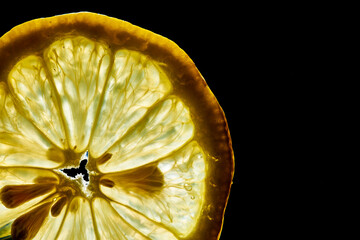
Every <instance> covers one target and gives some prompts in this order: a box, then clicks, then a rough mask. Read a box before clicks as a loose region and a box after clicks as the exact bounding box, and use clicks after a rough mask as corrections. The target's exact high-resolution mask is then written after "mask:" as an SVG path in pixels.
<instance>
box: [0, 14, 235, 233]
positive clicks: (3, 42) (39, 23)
mask: <svg viewBox="0 0 360 240" xmlns="http://www.w3.org/2000/svg"><path fill="white" fill-rule="evenodd" d="M82 158H86V160H87V161H86V162H85V164H86V168H85V167H84V166H85V165H84V166H83V168H82V170H81V171H82V174H78V175H76V176H68V175H67V174H66V172H67V171H70V170H69V169H70V168H74V169H75V168H79V169H80V167H79V165H80V162H81V160H82ZM233 160H234V159H233V152H232V146H231V139H230V135H229V131H228V127H227V123H226V120H225V116H224V114H223V112H222V109H221V108H220V106H219V104H218V103H217V101H216V99H215V97H214V96H213V94H212V93H211V91H210V90H209V88H208V87H207V85H206V83H205V81H204V80H203V78H202V76H201V75H200V73H199V72H198V70H197V69H196V67H195V65H194V63H193V62H192V61H191V60H190V58H189V57H188V56H187V55H186V54H185V53H184V52H183V51H182V50H181V49H180V48H179V47H178V46H177V45H176V44H175V43H173V42H171V41H170V40H168V39H166V38H164V37H161V36H159V35H156V34H154V33H152V32H149V31H147V30H144V29H141V28H139V27H136V26H133V25H131V24H130V23H127V22H124V21H121V20H118V19H114V18H110V17H107V16H103V15H98V14H93V13H76V14H68V15H61V16H56V17H51V18H44V19H38V20H33V21H30V22H27V23H24V24H22V25H20V26H17V27H15V28H13V29H12V30H11V31H10V32H8V33H7V34H5V35H4V36H3V37H2V38H0V215H1V218H0V238H1V239H2V238H6V237H8V236H10V235H11V237H12V238H13V239H44V240H45V239H46V240H49V239H166V240H168V239H218V238H219V236H220V232H221V227H222V222H223V214H224V209H225V207H226V203H227V199H228V196H229V191H230V185H231V181H232V177H233V169H234V168H233V164H234V162H233ZM65 170H66V171H65ZM85 175H88V176H89V179H86V177H85Z"/></svg>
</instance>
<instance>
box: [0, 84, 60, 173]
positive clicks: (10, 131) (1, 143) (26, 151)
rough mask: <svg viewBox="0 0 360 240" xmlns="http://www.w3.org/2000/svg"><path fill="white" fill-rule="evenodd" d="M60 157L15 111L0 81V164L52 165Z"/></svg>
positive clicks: (43, 166)
mask: <svg viewBox="0 0 360 240" xmlns="http://www.w3.org/2000/svg"><path fill="white" fill-rule="evenodd" d="M64 160H65V159H64V156H63V154H62V152H61V151H60V150H59V149H58V148H56V147H55V146H53V145H52V144H51V143H50V142H49V141H48V140H47V139H46V138H44V135H43V134H41V133H40V132H39V131H38V130H37V129H36V128H35V127H34V125H32V124H31V123H30V122H29V121H28V120H27V119H25V118H24V117H23V116H22V115H21V114H19V112H18V111H17V109H16V108H15V104H14V101H13V99H12V97H11V95H10V94H9V92H8V89H7V88H6V85H5V84H4V83H1V82H0V166H33V167H42V168H53V167H57V166H59V165H60V164H61V163H62V162H63V161H64Z"/></svg>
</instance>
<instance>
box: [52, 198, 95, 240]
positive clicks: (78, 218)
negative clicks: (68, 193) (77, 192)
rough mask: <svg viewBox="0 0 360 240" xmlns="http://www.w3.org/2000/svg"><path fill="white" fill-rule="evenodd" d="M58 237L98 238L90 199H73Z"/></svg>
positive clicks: (69, 238) (70, 238)
mask: <svg viewBox="0 0 360 240" xmlns="http://www.w3.org/2000/svg"><path fill="white" fill-rule="evenodd" d="M56 239H59V240H60V239H64V240H77V239H87V240H91V239H96V237H95V232H94V226H93V221H92V216H91V209H90V204H89V201H88V200H86V199H84V198H82V197H75V198H74V199H73V200H72V201H71V203H70V205H69V209H68V212H67V215H66V217H65V219H64V222H63V225H62V227H61V229H60V232H59V236H58V237H57V238H56Z"/></svg>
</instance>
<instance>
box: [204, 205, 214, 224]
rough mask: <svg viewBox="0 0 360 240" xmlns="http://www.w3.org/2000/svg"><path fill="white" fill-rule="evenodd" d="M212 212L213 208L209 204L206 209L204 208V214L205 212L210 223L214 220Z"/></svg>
mask: <svg viewBox="0 0 360 240" xmlns="http://www.w3.org/2000/svg"><path fill="white" fill-rule="evenodd" d="M214 210H215V207H214V206H213V205H211V204H209V205H208V206H207V207H206V210H205V211H206V212H207V218H208V219H209V220H210V221H212V220H214Z"/></svg>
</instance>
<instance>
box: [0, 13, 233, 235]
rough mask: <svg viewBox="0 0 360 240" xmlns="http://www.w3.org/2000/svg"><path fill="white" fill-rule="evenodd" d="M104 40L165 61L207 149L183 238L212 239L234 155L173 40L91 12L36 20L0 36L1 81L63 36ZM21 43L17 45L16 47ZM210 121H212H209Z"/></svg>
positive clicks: (215, 107)
mask: <svg viewBox="0 0 360 240" xmlns="http://www.w3.org/2000/svg"><path fill="white" fill-rule="evenodd" d="M74 33H76V34H81V35H84V36H87V37H89V38H92V39H97V40H99V41H104V42H106V43H107V44H109V45H110V46H111V47H112V48H114V49H119V48H126V49H132V50H137V51H140V52H142V53H144V54H147V55H149V56H152V57H153V58H154V59H155V60H156V61H158V62H160V63H164V64H165V65H164V70H165V71H166V72H167V74H168V75H170V76H171V79H172V80H173V82H172V84H173V87H174V89H176V90H175V91H174V94H176V95H177V96H179V97H180V98H181V99H182V100H183V101H184V102H185V103H186V104H187V105H188V106H190V113H191V114H192V115H193V121H194V124H195V128H196V129H198V130H199V131H197V132H196V136H195V138H196V139H199V142H200V143H201V145H202V147H203V149H205V150H206V155H207V161H209V163H208V170H207V171H208V178H209V179H207V180H208V181H207V185H206V192H207V195H206V200H205V207H204V208H203V210H202V216H201V217H200V218H201V219H200V221H199V225H198V226H197V231H196V232H194V234H193V235H190V236H188V239H217V238H219V234H220V231H221V227H222V221H223V214H224V210H225V207H226V203H227V199H228V196H229V192H230V186H231V181H232V177H233V172H234V155H233V151H232V147H231V138H230V134H229V130H228V126H227V122H226V119H225V115H224V113H223V111H222V109H221V107H220V106H219V104H218V102H217V100H216V98H215V97H214V95H213V94H212V93H211V91H210V89H209V88H208V86H207V85H206V83H205V81H204V79H203V78H202V76H201V74H200V73H199V72H198V70H197V68H196V67H195V65H194V63H193V62H192V61H191V59H190V58H189V57H188V56H187V55H186V53H185V52H184V51H182V50H181V49H180V48H179V47H178V46H177V45H176V44H175V43H173V42H171V41H170V40H168V39H166V38H164V37H161V36H159V35H156V34H154V33H152V32H150V31H147V30H144V29H141V28H139V27H136V26H134V25H132V24H130V23H128V22H125V21H121V20H118V19H115V18H111V17H107V16H104V15H99V14H93V13H86V12H83V13H75V14H68V15H60V16H56V17H50V18H44V19H37V20H33V21H30V22H27V23H24V24H22V25H19V26H17V27H15V28H13V29H12V30H11V31H9V32H8V33H7V34H5V35H4V36H3V37H1V38H0V82H1V81H6V79H7V75H8V74H9V71H10V70H11V68H12V67H13V66H14V64H15V63H16V62H18V61H19V60H20V59H21V57H22V56H26V55H29V54H30V53H32V54H34V53H39V52H41V50H43V49H44V48H45V47H46V46H48V45H49V44H50V43H51V42H53V41H54V40H56V39H58V38H60V37H62V36H64V35H66V34H74ZM19 46H20V47H19ZM209 119H211V121H209Z"/></svg>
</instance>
